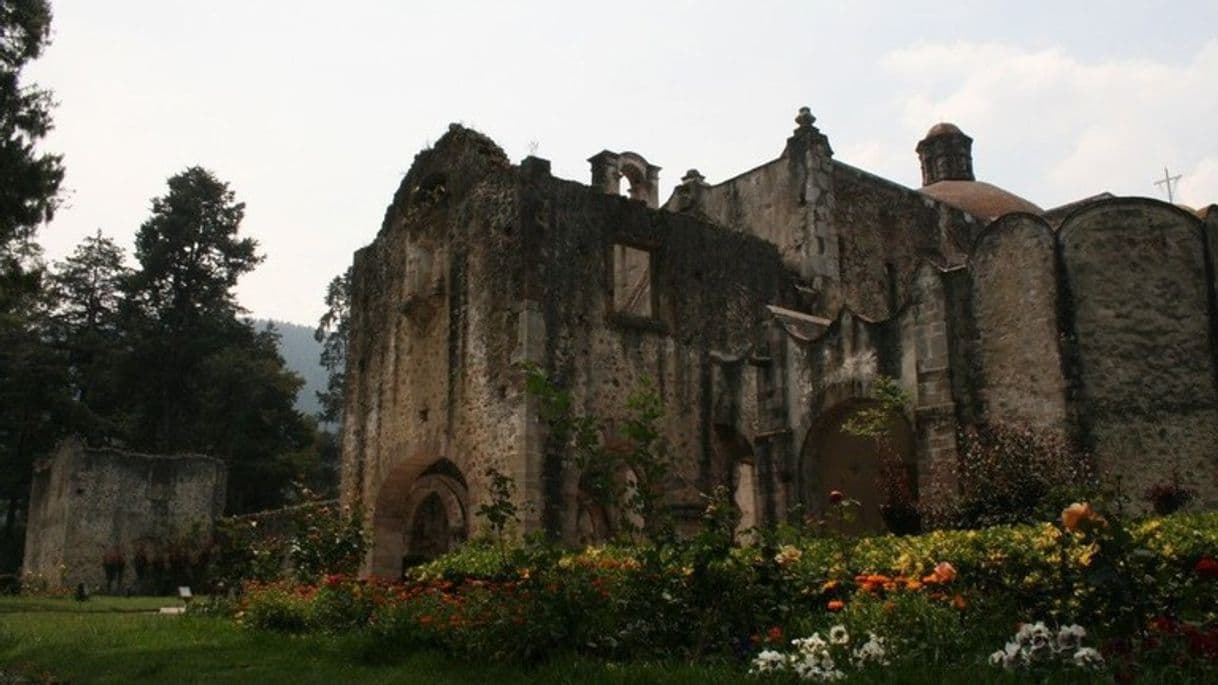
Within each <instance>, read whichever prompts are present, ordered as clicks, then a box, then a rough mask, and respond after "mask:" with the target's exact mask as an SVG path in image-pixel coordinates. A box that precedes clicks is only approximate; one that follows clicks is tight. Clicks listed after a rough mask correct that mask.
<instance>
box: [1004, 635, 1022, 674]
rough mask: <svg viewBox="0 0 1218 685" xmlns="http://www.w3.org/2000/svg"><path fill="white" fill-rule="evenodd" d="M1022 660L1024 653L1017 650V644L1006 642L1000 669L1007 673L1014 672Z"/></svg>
mask: <svg viewBox="0 0 1218 685" xmlns="http://www.w3.org/2000/svg"><path fill="white" fill-rule="evenodd" d="M1023 660H1024V653H1023V650H1022V649H1020V648H1019V643H1017V642H1008V643H1007V644H1006V647H1004V648H1003V650H1002V667H1003V668H1005V669H1006V670H1008V671H1014V670H1015V669H1016V668H1018V667H1019V665H1020V663H1021V662H1022V661H1023Z"/></svg>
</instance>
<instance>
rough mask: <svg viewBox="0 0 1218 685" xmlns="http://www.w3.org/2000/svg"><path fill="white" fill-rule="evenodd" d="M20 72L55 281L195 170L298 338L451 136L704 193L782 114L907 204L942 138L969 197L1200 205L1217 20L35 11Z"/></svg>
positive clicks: (251, 291)
mask: <svg viewBox="0 0 1218 685" xmlns="http://www.w3.org/2000/svg"><path fill="white" fill-rule="evenodd" d="M52 6H53V10H54V13H55V18H54V24H53V43H52V44H51V46H50V47H49V48H48V49H47V51H46V52H45V54H44V55H43V57H42V58H41V59H39V60H38V61H37V62H35V63H34V64H32V65H31V66H30V67H29V68H28V69H27V71H26V77H25V78H26V80H27V82H36V83H38V84H39V85H41V86H44V87H47V88H50V89H51V90H53V91H54V93H55V98H56V100H57V101H58V103H59V105H58V107H57V109H56V110H55V113H54V118H55V124H56V128H55V130H54V131H53V132H52V133H51V135H50V136H48V138H47V140H46V141H45V142H44V144H43V145H42V147H43V149H45V150H48V151H53V152H57V153H62V154H63V155H64V164H65V166H66V169H67V176H66V179H65V187H66V192H65V196H64V199H65V205H64V207H63V208H62V209H61V210H60V211H59V212H58V214H57V215H56V217H55V219H54V220H53V221H52V222H51V223H50V224H49V225H48V226H45V227H44V228H43V229H42V230H41V231H40V233H39V240H40V242H41V243H42V245H43V246H44V248H45V249H46V253H47V256H48V258H50V259H51V260H55V259H61V258H63V257H64V256H66V255H68V254H70V253H71V251H72V250H73V249H74V247H75V246H76V245H77V244H78V243H79V242H80V240H81V239H82V238H83V237H85V236H86V235H89V234H92V233H94V232H95V231H97V230H98V229H101V230H102V231H103V232H104V233H105V234H107V235H108V236H110V237H112V238H114V239H115V240H117V241H118V242H119V244H121V245H123V246H124V247H126V248H127V249H128V250H129V251H130V249H131V247H132V245H133V240H134V235H135V232H136V230H137V229H138V228H139V226H140V224H141V223H142V222H143V221H144V220H145V219H147V217H148V215H149V208H150V204H151V200H152V198H154V197H158V196H161V195H163V194H164V193H165V191H166V185H165V182H166V180H167V179H168V178H169V177H170V176H172V175H173V174H175V173H177V172H179V171H182V170H183V169H185V168H187V167H189V166H193V165H201V166H203V167H206V168H208V169H210V170H211V171H213V172H214V173H215V174H216V175H217V176H218V177H219V178H220V179H222V180H224V181H226V182H227V183H229V184H230V186H231V187H232V189H233V190H234V191H235V193H236V195H237V198H238V200H240V201H243V202H245V203H246V216H245V221H244V223H243V224H242V233H243V234H244V235H248V236H252V237H253V238H255V239H256V240H257V241H258V243H259V246H260V250H261V252H262V253H263V254H265V255H266V261H265V262H264V263H263V264H262V265H261V266H259V268H258V269H257V270H256V271H255V272H253V273H252V274H249V275H247V276H245V278H244V279H243V280H242V282H241V283H240V284H239V285H238V299H239V300H240V302H241V303H242V304H243V305H244V306H245V307H246V308H247V309H248V310H250V311H251V312H252V314H253V315H255V316H258V317H266V318H274V319H279V320H285V321H293V322H297V323H305V324H311V323H314V322H316V320H317V318H318V316H320V314H321V312H322V310H323V296H324V293H325V287H326V284H327V283H328V282H329V281H330V279H331V278H332V277H334V276H335V275H337V274H339V273H341V272H342V271H343V270H345V269H346V267H347V266H348V265H349V264H350V263H351V258H352V253H353V252H354V251H355V250H357V249H359V248H360V247H362V246H364V245H366V244H368V243H369V242H370V241H371V240H372V239H373V238H374V237H375V235H376V232H377V230H378V229H379V227H380V222H381V218H382V217H383V216H384V212H385V207H386V205H387V204H388V203H389V201H390V200H391V198H392V196H393V193H394V191H395V190H396V188H397V185H398V183H399V182H400V181H401V178H402V176H403V175H404V174H405V173H406V171H407V170H408V169H409V167H410V163H411V161H412V159H413V158H414V155H415V153H417V152H418V151H419V150H420V149H422V148H423V147H425V146H427V145H429V144H430V142H432V141H434V140H436V139H437V138H439V137H440V136H441V135H442V134H443V133H444V131H445V130H446V129H447V126H448V124H449V123H450V122H459V123H463V124H465V125H467V126H472V127H474V128H477V129H478V130H481V131H482V132H484V133H486V134H488V135H490V136H491V137H492V138H493V139H494V140H495V141H496V142H498V143H499V145H500V146H501V147H502V148H503V149H504V150H505V151H506V152H507V154H508V156H509V157H510V158H511V159H512V160H513V161H514V162H519V160H520V159H522V158H523V157H525V156H526V155H528V154H530V152H532V153H533V154H536V155H537V156H540V157H544V158H546V159H549V160H550V161H551V163H552V165H553V172H554V174H555V175H557V176H561V177H564V178H570V179H575V180H580V181H584V182H587V181H588V179H589V170H588V164H587V161H586V160H587V158H588V157H590V156H592V155H593V154H595V153H597V152H599V151H600V150H602V149H609V150H614V151H618V152H621V151H625V150H632V151H635V152H638V153H640V154H642V155H643V156H644V157H646V158H647V159H648V160H649V161H650V162H651V163H653V164H658V165H659V166H661V167H663V170H662V171H661V172H660V173H661V186H662V190H661V201H663V199H664V198H666V197H667V196H668V194H669V192H670V191H671V188H672V186H673V185H674V184H675V183H676V182H677V181H678V180H679V179H680V177H681V176H682V175H683V174H684V172H685V170H686V169H690V168H697V169H698V170H699V171H701V172H702V174H703V175H704V176H706V178H707V181H708V182H710V183H716V182H719V181H722V180H724V179H726V178H730V177H731V176H734V175H736V174H738V173H740V172H742V171H745V170H747V169H750V168H752V167H754V166H757V165H758V164H761V163H763V162H765V161H768V160H770V159H773V158H775V157H777V156H778V155H779V154H780V153H781V151H782V148H783V145H784V143H785V141H786V138H787V136H789V135H790V133H791V131H792V129H793V128H794V126H795V124H794V122H793V119H794V117H795V114H796V112H797V111H798V109H799V107H801V106H803V105H807V106H809V107H811V109H812V112H813V114H814V115H815V116H816V117H817V124H816V125H817V127H818V128H820V129H821V131H822V132H824V133H825V134H826V135H827V136H828V137H829V140H830V143H831V145H832V146H833V149H834V153H835V157H836V158H837V159H839V160H841V161H843V162H846V163H848V164H852V165H854V166H858V167H861V168H863V169H865V170H867V171H870V172H872V173H875V174H878V175H880V176H884V177H886V178H889V179H892V180H894V181H896V182H898V183H902V184H905V185H908V186H911V187H917V186H918V185H920V178H919V175H918V174H919V171H918V162H917V156H916V154H915V153H914V146H915V145H916V144H917V141H918V140H919V139H920V138H921V137H922V136H923V135H924V134H925V132H926V130H927V129H929V128H930V127H931V126H932V125H933V124H935V123H936V122H938V121H943V120H946V121H952V122H954V123H956V124H957V125H959V126H960V127H961V129H963V130H964V131H965V132H966V133H968V134H969V135H970V136H972V137H973V139H974V143H973V157H974V167H975V170H976V172H977V176H978V178H979V179H982V180H986V181H989V182H991V183H994V184H996V185H999V186H1002V187H1004V188H1007V189H1008V190H1011V191H1012V192H1015V193H1017V194H1019V195H1022V196H1024V197H1026V198H1028V199H1029V200H1032V201H1033V202H1035V203H1036V204H1039V205H1040V206H1042V207H1046V208H1048V207H1053V206H1056V205H1059V204H1063V203H1065V202H1069V201H1072V200H1075V199H1079V198H1082V197H1085V196H1088V195H1092V194H1095V193H1098V192H1101V191H1109V192H1112V193H1115V194H1118V195H1141V196H1150V197H1159V198H1163V199H1165V195H1164V194H1163V191H1162V188H1161V187H1158V186H1155V185H1154V184H1153V182H1154V181H1155V180H1156V179H1158V178H1161V177H1162V176H1163V173H1164V168H1165V167H1166V168H1168V169H1170V171H1171V173H1172V174H1173V175H1174V174H1180V175H1181V176H1182V178H1181V179H1180V181H1179V184H1178V187H1176V196H1175V200H1176V201H1177V202H1182V203H1185V204H1188V205H1191V206H1194V207H1200V206H1205V205H1208V204H1211V203H1218V125H1215V122H1218V31H1215V29H1214V27H1216V26H1218V2H1215V1H1214V0H1210V1H1208V2H1205V1H1200V0H1180V1H1178V2H1174V3H1170V4H1168V3H1162V2H1136V1H1130V0H1122V2H1120V3H1114V2H1089V1H1085V0H1073V1H1071V2H1060V0H1059V1H1058V2H1040V1H1038V0H1024V1H1022V2H965V1H961V0H957V1H956V2H951V3H947V2H942V0H939V1H937V2H919V1H917V0H907V1H904V2H900V3H891V4H889V3H878V2H871V3H863V2H850V3H847V2H820V1H811V0H805V1H802V2H777V1H775V2H767V1H765V0H754V1H752V2H747V3H746V2H722V3H720V2H709V1H708V2H693V1H692V0H684V1H672V2H665V1H664V0H651V1H650V2H628V1H621V0H618V1H615V2H598V3H587V2H577V1H576V0H564V1H559V2H502V1H499V2H485V3H483V2H456V1H448V2H437V1H436V0H429V1H428V2H419V3H416V2H407V1H403V0H396V1H390V0H381V1H372V0H345V1H344V2H341V3H340V2H333V1H332V0H331V1H327V2H321V1H318V0H293V1H291V2H289V1H288V0H276V1H273V2H272V1H270V0H209V1H208V2H198V1H197V0H189V1H183V0H107V1H106V2H98V1H97V0H52Z"/></svg>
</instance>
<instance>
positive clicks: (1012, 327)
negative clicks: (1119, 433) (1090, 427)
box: [969, 214, 1066, 433]
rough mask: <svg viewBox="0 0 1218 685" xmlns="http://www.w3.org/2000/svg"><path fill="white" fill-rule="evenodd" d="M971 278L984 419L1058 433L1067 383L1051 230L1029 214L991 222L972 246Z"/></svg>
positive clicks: (1055, 258)
mask: <svg viewBox="0 0 1218 685" xmlns="http://www.w3.org/2000/svg"><path fill="white" fill-rule="evenodd" d="M969 274H970V276H971V278H972V285H973V287H972V289H971V292H972V296H973V297H972V302H971V304H972V307H973V314H974V316H975V317H976V322H977V327H978V330H979V334H978V338H979V356H980V364H981V370H982V377H983V378H984V386H983V387H981V388H978V390H979V391H980V393H981V396H982V401H983V403H984V406H985V417H986V418H987V419H988V420H991V421H1001V422H1010V423H1020V424H1026V425H1029V426H1033V427H1037V428H1042V429H1048V430H1050V431H1053V432H1056V433H1061V432H1062V431H1063V430H1064V428H1065V420H1066V383H1065V378H1064V376H1063V371H1062V360H1061V356H1060V351H1059V348H1058V343H1059V334H1058V311H1057V309H1058V291H1057V255H1056V245H1055V240H1054V236H1053V231H1052V229H1050V228H1049V226H1048V225H1047V224H1045V222H1043V221H1041V220H1040V219H1039V218H1037V217H1034V216H1031V215H1026V214H1010V215H1007V216H1006V217H1003V218H1001V219H999V220H997V221H995V222H993V223H992V224H990V225H989V226H988V227H987V228H986V229H985V231H984V232H983V233H982V234H981V236H980V237H979V238H978V240H977V242H976V244H975V245H974V246H973V253H972V258H971V259H970V261H969Z"/></svg>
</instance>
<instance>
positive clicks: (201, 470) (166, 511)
mask: <svg viewBox="0 0 1218 685" xmlns="http://www.w3.org/2000/svg"><path fill="white" fill-rule="evenodd" d="M227 476H228V471H227V469H226V468H225V466H224V462H223V461H221V460H219V459H215V458H212V457H206V456H202V455H193V454H183V455H175V456H163V455H148V454H138V453H134V452H126V451H123V450H117V449H111V448H97V447H88V446H86V445H84V444H83V443H81V442H80V441H77V440H67V441H65V442H64V443H62V444H61V445H60V446H59V447H58V448H57V449H56V450H55V452H54V453H52V454H51V455H50V456H49V457H47V458H46V459H44V460H42V461H41V462H39V463H38V464H37V465H35V468H34V479H33V484H32V486H31V488H30V509H29V523H28V533H27V535H26V539H25V561H24V568H23V570H24V572H25V573H26V574H29V575H31V576H33V577H35V578H42V579H44V580H45V581H47V582H50V583H51V584H53V585H58V584H62V585H66V586H67V587H75V586H76V585H77V584H78V583H83V584H84V585H85V587H87V588H89V590H90V591H93V590H96V589H106V590H109V591H110V592H114V593H118V592H122V591H126V590H128V589H132V590H138V591H143V592H148V591H155V590H154V588H152V587H150V586H149V585H148V583H147V580H146V579H145V582H144V583H143V584H142V586H141V583H140V581H141V576H146V575H149V574H147V573H145V572H144V569H142V568H138V567H139V566H141V564H143V563H145V562H144V558H145V557H150V558H151V560H150V561H151V563H153V564H156V563H160V561H161V560H162V557H163V556H164V553H165V545H166V544H167V543H170V542H176V541H179V540H182V539H184V538H186V537H189V536H192V535H194V536H197V538H198V539H197V540H191V541H192V542H198V541H199V540H210V538H211V533H212V528H213V524H214V522H215V521H216V519H218V518H219V517H220V516H221V515H222V514H223V513H224V494H225V486H226V484H227ZM189 551H191V552H197V551H199V550H196V549H191V550H189ZM119 566H121V567H122V568H121V569H120V568H119ZM108 574H109V575H111V576H113V577H109V578H108V577H107V575H108Z"/></svg>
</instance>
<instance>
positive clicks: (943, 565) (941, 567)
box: [934, 561, 956, 583]
mask: <svg viewBox="0 0 1218 685" xmlns="http://www.w3.org/2000/svg"><path fill="white" fill-rule="evenodd" d="M934 575H935V578H936V579H937V580H938V581H939V582H940V583H950V582H952V581H953V580H955V579H956V567H955V566H952V565H951V564H949V563H948V562H946V561H940V562H939V563H938V564H935V570H934Z"/></svg>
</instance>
